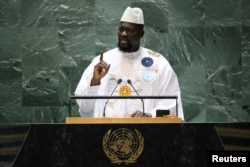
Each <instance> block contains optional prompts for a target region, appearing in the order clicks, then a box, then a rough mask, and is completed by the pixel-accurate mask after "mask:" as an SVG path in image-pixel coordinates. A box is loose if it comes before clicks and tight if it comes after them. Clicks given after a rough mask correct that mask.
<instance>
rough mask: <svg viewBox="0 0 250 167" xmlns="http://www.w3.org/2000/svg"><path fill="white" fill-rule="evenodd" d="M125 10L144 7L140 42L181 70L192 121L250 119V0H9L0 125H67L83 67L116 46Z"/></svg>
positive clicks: (3, 29) (2, 24)
mask: <svg viewBox="0 0 250 167" xmlns="http://www.w3.org/2000/svg"><path fill="white" fill-rule="evenodd" d="M127 6H138V7H141V8H142V9H143V10H144V15H145V36H144V38H143V40H142V45H143V46H145V47H148V48H151V49H153V50H155V51H158V52H160V53H161V54H163V55H164V56H166V58H167V59H168V60H169V62H170V63H171V65H172V66H173V68H174V69H175V71H176V73H177V75H178V77H179V82H180V87H181V91H182V101H183V107H184V113H185V118H186V121H187V122H246V121H250V100H249V98H250V82H249V81H248V80H249V79H250V68H249V66H250V0H185V1H184V0H95V1H94V0H53V1H52V0H51V1H48V0H5V1H0V123H64V122H65V117H66V116H68V105H69V96H70V95H72V94H73V92H74V90H75V88H76V85H77V83H78V81H79V79H80V77H81V75H82V72H83V70H84V69H85V68H86V66H87V65H88V64H89V63H90V61H91V60H92V58H93V57H94V56H96V55H98V54H99V52H100V51H101V50H104V51H106V50H109V49H112V48H114V47H116V44H117V37H116V35H117V26H118V24H119V19H120V17H121V15H122V13H123V11H124V9H125V8H126V7H127ZM72 112H73V113H72V115H73V116H79V114H78V112H77V106H76V105H75V104H74V103H73V111H72Z"/></svg>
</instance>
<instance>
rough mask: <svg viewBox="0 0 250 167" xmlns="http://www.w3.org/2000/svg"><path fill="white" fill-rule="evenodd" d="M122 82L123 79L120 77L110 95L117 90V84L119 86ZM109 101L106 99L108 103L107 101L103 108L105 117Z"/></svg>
mask: <svg viewBox="0 0 250 167" xmlns="http://www.w3.org/2000/svg"><path fill="white" fill-rule="evenodd" d="M121 82H122V79H121V78H120V79H118V80H117V81H116V85H115V87H114V89H113V91H112V93H111V94H110V96H112V95H113V94H114V92H115V90H116V88H117V86H118V85H120V83H121ZM108 102H109V99H108V100H107V101H106V103H105V105H104V109H103V117H105V110H106V107H107V104H108Z"/></svg>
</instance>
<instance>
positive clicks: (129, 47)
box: [117, 41, 132, 52]
mask: <svg viewBox="0 0 250 167" xmlns="http://www.w3.org/2000/svg"><path fill="white" fill-rule="evenodd" d="M117 46H118V48H119V49H120V50H121V51H123V52H130V51H131V49H132V45H131V44H130V43H129V44H128V45H127V46H126V47H122V46H121V44H120V41H118V44H117Z"/></svg>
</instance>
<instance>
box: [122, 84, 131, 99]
mask: <svg viewBox="0 0 250 167" xmlns="http://www.w3.org/2000/svg"><path fill="white" fill-rule="evenodd" d="M119 94H120V95H121V96H130V95H131V88H130V87H129V86H127V85H124V86H121V87H120V89H119Z"/></svg>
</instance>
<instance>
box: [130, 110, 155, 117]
mask: <svg viewBox="0 0 250 167" xmlns="http://www.w3.org/2000/svg"><path fill="white" fill-rule="evenodd" d="M130 116H131V117H152V115H151V114H150V113H144V116H143V112H141V111H139V110H136V111H135V112H134V113H132V114H131V115H130Z"/></svg>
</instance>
